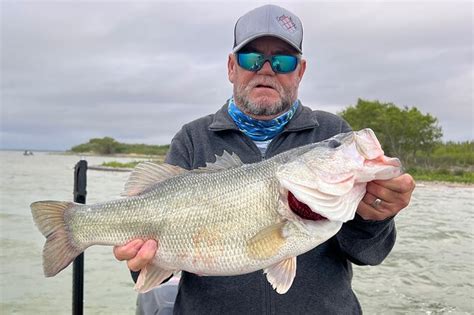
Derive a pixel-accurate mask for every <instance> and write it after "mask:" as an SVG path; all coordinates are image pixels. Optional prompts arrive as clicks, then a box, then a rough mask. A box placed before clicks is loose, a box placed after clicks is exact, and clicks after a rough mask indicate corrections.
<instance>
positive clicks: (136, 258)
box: [114, 239, 158, 271]
mask: <svg viewBox="0 0 474 315" xmlns="http://www.w3.org/2000/svg"><path fill="white" fill-rule="evenodd" d="M157 248H158V244H157V243H156V241H155V240H148V241H146V242H145V241H144V240H141V239H136V240H133V241H131V242H129V243H127V244H125V245H123V246H115V247H114V255H115V258H117V259H118V260H120V261H122V260H126V261H127V266H128V268H129V269H130V270H132V271H140V270H142V269H143V268H145V266H146V265H148V263H150V262H151V260H152V259H153V257H155V255H156V250H157Z"/></svg>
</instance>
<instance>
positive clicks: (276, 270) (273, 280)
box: [263, 257, 296, 294]
mask: <svg viewBox="0 0 474 315" xmlns="http://www.w3.org/2000/svg"><path fill="white" fill-rule="evenodd" d="M263 272H264V273H266V274H267V280H268V282H270V284H271V285H272V287H273V288H274V289H276V291H277V293H279V294H285V293H286V292H288V290H289V289H290V287H291V285H292V284H293V280H294V279H295V276H296V257H290V258H288V259H285V260H282V261H280V262H279V263H277V264H275V265H273V266H270V267H268V268H265V269H264V270H263Z"/></svg>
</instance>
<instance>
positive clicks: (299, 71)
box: [298, 59, 306, 83]
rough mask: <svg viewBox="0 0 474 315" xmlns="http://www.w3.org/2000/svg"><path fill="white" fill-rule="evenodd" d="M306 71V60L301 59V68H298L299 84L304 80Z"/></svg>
mask: <svg viewBox="0 0 474 315" xmlns="http://www.w3.org/2000/svg"><path fill="white" fill-rule="evenodd" d="M305 71H306V59H301V61H300V66H299V67H298V83H299V82H301V79H303V75H304V72H305Z"/></svg>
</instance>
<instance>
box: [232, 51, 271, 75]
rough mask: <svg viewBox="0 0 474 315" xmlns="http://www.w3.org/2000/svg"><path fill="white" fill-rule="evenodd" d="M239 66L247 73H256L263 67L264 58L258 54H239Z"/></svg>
mask: <svg viewBox="0 0 474 315" xmlns="http://www.w3.org/2000/svg"><path fill="white" fill-rule="evenodd" d="M237 56H238V62H239V66H241V67H242V68H244V69H245V70H249V71H258V70H260V68H262V66H263V62H264V59H265V58H264V56H263V55H262V54H258V53H239V54H237Z"/></svg>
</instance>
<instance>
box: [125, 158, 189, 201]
mask: <svg viewBox="0 0 474 315" xmlns="http://www.w3.org/2000/svg"><path fill="white" fill-rule="evenodd" d="M184 172H187V170H185V169H184V168H181V167H179V166H175V165H171V164H166V163H164V164H156V163H152V162H142V163H140V164H138V165H137V166H136V167H135V168H134V169H133V171H132V174H130V177H129V178H128V181H127V183H126V184H125V188H124V191H123V193H122V196H127V197H131V196H137V195H140V194H141V193H142V192H144V191H145V190H146V189H147V188H149V187H150V186H152V185H154V184H156V183H159V182H162V181H164V180H165V179H168V178H171V177H174V176H176V175H179V174H182V173H184Z"/></svg>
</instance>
